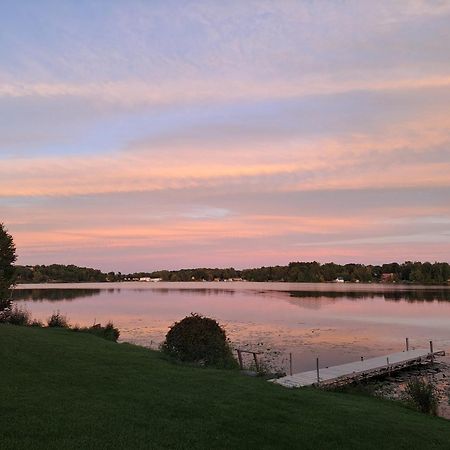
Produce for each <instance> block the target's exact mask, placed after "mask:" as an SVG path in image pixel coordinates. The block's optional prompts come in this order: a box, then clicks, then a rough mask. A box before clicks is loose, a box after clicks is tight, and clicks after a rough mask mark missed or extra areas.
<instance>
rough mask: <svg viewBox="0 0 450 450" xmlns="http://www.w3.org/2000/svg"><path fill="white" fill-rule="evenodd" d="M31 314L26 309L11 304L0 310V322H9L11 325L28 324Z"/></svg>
mask: <svg viewBox="0 0 450 450" xmlns="http://www.w3.org/2000/svg"><path fill="white" fill-rule="evenodd" d="M30 320H31V315H30V313H29V311H27V310H26V309H22V308H19V307H18V306H13V307H12V308H6V309H4V310H3V311H0V323H9V324H11V325H21V326H27V325H30Z"/></svg>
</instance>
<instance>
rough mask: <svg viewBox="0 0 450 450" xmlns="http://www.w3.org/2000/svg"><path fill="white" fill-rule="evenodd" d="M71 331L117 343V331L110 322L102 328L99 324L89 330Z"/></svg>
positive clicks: (118, 332)
mask: <svg viewBox="0 0 450 450" xmlns="http://www.w3.org/2000/svg"><path fill="white" fill-rule="evenodd" d="M73 331H80V332H82V333H90V334H94V335H95V336H98V337H101V338H103V339H107V340H108V341H114V342H117V339H119V336H120V331H119V329H118V328H116V327H114V324H113V323H112V322H108V323H107V324H106V325H105V326H104V327H102V326H101V325H100V324H97V325H94V326H92V327H89V328H86V327H84V328H79V327H78V328H76V329H75V328H73Z"/></svg>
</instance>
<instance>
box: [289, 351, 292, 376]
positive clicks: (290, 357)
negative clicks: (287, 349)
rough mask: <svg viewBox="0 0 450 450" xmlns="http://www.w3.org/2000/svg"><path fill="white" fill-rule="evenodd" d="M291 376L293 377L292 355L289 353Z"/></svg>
mask: <svg viewBox="0 0 450 450" xmlns="http://www.w3.org/2000/svg"><path fill="white" fill-rule="evenodd" d="M289 375H292V353H289Z"/></svg>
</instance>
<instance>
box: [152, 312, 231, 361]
mask: <svg viewBox="0 0 450 450" xmlns="http://www.w3.org/2000/svg"><path fill="white" fill-rule="evenodd" d="M161 349H162V351H163V352H164V353H166V354H168V355H170V356H173V357H175V358H177V359H179V360H180V361H185V362H195V363H199V364H203V365H214V366H218V367H235V365H236V361H235V360H234V358H233V354H232V352H231V348H230V344H229V341H228V340H227V337H226V334H225V330H224V329H223V328H222V327H221V326H220V325H219V324H218V323H217V322H216V321H215V320H214V319H210V318H208V317H203V316H201V315H200V314H191V315H190V316H187V317H185V318H184V319H183V320H181V321H180V322H176V323H174V324H173V325H172V326H171V327H170V330H169V332H168V333H167V335H166V340H165V341H164V343H163V344H162V346H161Z"/></svg>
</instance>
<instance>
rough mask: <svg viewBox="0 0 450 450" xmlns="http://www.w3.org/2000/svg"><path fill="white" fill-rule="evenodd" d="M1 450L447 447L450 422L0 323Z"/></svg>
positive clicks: (75, 336)
mask: <svg viewBox="0 0 450 450" xmlns="http://www.w3.org/2000/svg"><path fill="white" fill-rule="evenodd" d="M0 420H1V422H0V423H1V428H0V448H1V449H2V450H5V449H10V448H11V449H12V448H14V449H21V448H30V449H31V448H32V449H37V448H42V449H52V448H55V449H56V448H58V449H65V448H73V449H84V448H95V449H103V448H123V449H130V450H132V449H135V448H152V449H153V448H186V449H187V448H191V449H192V448H202V449H213V448H221V449H233V448H245V449H264V448H290V449H294V448H296V449H297V448H298V449H300V448H301V449H320V450H322V449H340V448H342V449H377V450H378V449H391V448H392V449H408V450H411V449H437V448H439V449H450V422H449V421H446V420H444V419H440V418H434V417H428V416H425V415H422V414H419V413H416V412H414V411H411V410H408V409H406V408H404V407H402V406H401V405H399V404H396V403H394V402H388V401H382V400H377V399H373V398H370V397H363V396H357V395H350V394H342V393H330V392H322V391H318V390H314V389H301V390H287V389H284V388H282V387H280V386H276V385H272V384H270V383H267V382H265V381H263V380H261V379H255V378H248V377H245V376H243V375H241V374H239V373H238V372H234V371H221V370H214V369H202V368H195V367H185V366H182V365H177V364H173V363H170V362H168V361H166V360H164V359H162V358H161V357H160V356H159V354H158V353H157V352H153V351H150V350H147V349H144V348H141V347H137V346H133V345H128V344H115V343H113V342H109V341H105V340H103V339H100V338H97V337H95V336H92V335H88V334H81V333H74V332H70V331H65V330H60V329H39V328H26V327H15V326H11V325H0Z"/></svg>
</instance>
